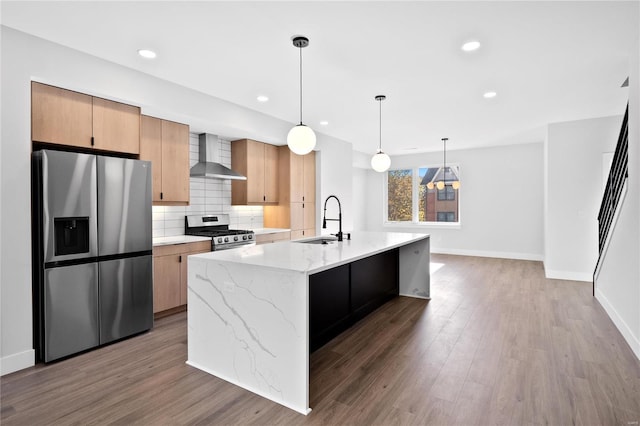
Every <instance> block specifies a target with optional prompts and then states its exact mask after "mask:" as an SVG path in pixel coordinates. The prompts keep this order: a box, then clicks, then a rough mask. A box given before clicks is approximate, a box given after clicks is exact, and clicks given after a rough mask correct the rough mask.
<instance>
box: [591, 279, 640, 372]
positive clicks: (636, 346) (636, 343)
mask: <svg viewBox="0 0 640 426" xmlns="http://www.w3.org/2000/svg"><path fill="white" fill-rule="evenodd" d="M596 300H597V301H598V302H600V305H601V306H602V307H603V308H604V310H605V311H606V312H607V315H609V318H611V321H613V324H614V325H615V326H616V328H617V329H618V331H620V334H622V337H624V340H626V342H627V344H628V345H629V347H631V350H632V351H633V353H634V354H635V355H636V358H638V360H640V336H635V335H634V334H633V331H631V328H629V326H628V325H627V323H626V322H625V321H624V319H622V317H621V316H620V315H619V314H618V311H616V310H615V308H614V307H613V305H612V304H611V302H609V299H607V298H606V297H605V295H604V294H602V292H601V291H600V290H598V289H597V288H596Z"/></svg>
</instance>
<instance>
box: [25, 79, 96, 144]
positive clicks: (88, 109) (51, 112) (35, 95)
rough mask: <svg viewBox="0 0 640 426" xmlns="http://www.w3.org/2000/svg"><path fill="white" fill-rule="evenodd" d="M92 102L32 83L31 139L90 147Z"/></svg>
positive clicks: (87, 98)
mask: <svg viewBox="0 0 640 426" xmlns="http://www.w3.org/2000/svg"><path fill="white" fill-rule="evenodd" d="M92 111H93V102H92V98H91V96H89V95H84V94H82V93H78V92H72V91H71V90H64V89H59V88H57V87H53V86H48V85H46V84H40V83H36V82H32V83H31V140H33V141H37V142H47V143H55V144H60V145H71V146H78V147H82V148H91V137H92V136H93V123H92V116H93V112H92Z"/></svg>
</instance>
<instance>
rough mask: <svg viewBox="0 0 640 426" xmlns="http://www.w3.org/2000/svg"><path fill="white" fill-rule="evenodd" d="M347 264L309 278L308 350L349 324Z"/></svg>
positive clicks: (335, 334) (316, 347) (323, 342)
mask: <svg viewBox="0 0 640 426" xmlns="http://www.w3.org/2000/svg"><path fill="white" fill-rule="evenodd" d="M349 293H350V290H349V265H342V266H338V267H337V268H332V269H329V270H327V271H323V272H319V273H317V274H313V275H310V276H309V340H310V342H309V351H310V352H313V351H315V350H316V349H318V348H319V347H321V346H322V345H324V344H325V343H327V342H328V341H329V340H331V339H332V338H333V337H335V336H337V335H338V334H339V333H340V332H342V331H344V330H346V329H347V327H348V326H349V325H350V321H349V314H350V304H349Z"/></svg>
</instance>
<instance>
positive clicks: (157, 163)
mask: <svg viewBox="0 0 640 426" xmlns="http://www.w3.org/2000/svg"><path fill="white" fill-rule="evenodd" d="M140 159H141V160H147V161H151V169H152V170H153V178H152V187H153V201H154V202H155V201H160V194H161V192H162V120H160V119H159V118H154V117H149V116H147V115H143V116H141V117H140Z"/></svg>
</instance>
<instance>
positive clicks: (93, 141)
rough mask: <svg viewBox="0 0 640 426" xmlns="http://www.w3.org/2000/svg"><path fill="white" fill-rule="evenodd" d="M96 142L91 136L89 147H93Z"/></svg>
mask: <svg viewBox="0 0 640 426" xmlns="http://www.w3.org/2000/svg"><path fill="white" fill-rule="evenodd" d="M95 142H96V140H95V139H94V138H93V136H91V146H93V145H95Z"/></svg>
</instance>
